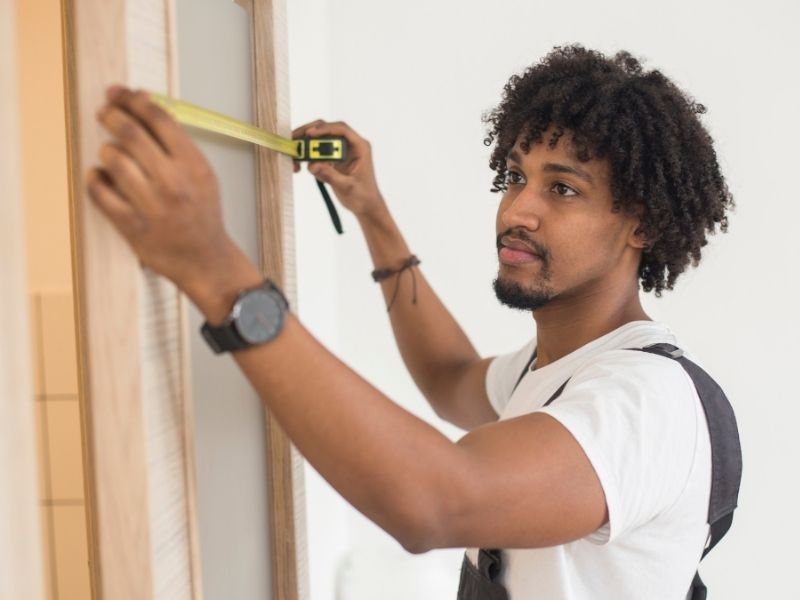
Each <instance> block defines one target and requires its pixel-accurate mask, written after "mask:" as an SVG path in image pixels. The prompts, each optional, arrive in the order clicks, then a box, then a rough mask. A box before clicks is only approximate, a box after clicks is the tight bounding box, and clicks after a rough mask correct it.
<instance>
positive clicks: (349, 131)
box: [306, 121, 366, 144]
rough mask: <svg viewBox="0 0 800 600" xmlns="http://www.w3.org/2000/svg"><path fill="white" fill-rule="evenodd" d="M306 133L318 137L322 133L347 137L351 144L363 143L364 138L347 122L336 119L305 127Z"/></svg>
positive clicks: (364, 141)
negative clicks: (331, 121)
mask: <svg viewBox="0 0 800 600" xmlns="http://www.w3.org/2000/svg"><path fill="white" fill-rule="evenodd" d="M306 135H310V136H314V137H320V136H323V135H338V136H341V137H344V138H347V141H348V142H350V143H351V144H364V143H366V140H365V139H364V138H362V137H361V136H360V135H358V134H357V133H356V132H355V130H354V129H353V128H352V127H350V126H349V125H348V124H347V123H343V122H342V121H336V122H335V123H325V122H322V123H320V124H318V125H312V126H310V127H309V128H308V129H306Z"/></svg>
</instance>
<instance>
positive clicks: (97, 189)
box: [86, 169, 144, 239]
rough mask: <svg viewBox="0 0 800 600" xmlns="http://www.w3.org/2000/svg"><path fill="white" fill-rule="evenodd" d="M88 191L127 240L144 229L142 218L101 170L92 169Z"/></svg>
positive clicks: (87, 186)
mask: <svg viewBox="0 0 800 600" xmlns="http://www.w3.org/2000/svg"><path fill="white" fill-rule="evenodd" d="M86 191H87V192H88V194H89V197H90V198H91V199H92V200H93V201H94V203H95V204H96V205H97V206H98V208H100V210H101V211H102V212H103V214H105V215H106V217H108V219H109V220H110V221H111V223H112V224H113V225H114V227H116V229H117V230H118V231H119V232H120V233H121V234H122V235H123V236H124V237H125V238H128V239H130V238H131V236H132V235H134V234H135V233H136V232H137V231H140V230H141V229H142V228H143V227H144V220H143V219H142V217H141V216H139V215H138V214H137V212H136V211H135V210H134V208H133V206H131V204H130V203H129V202H127V201H126V200H125V199H124V198H123V197H122V196H121V195H120V194H119V193H118V192H117V191H116V190H115V189H114V188H113V186H112V185H111V183H110V181H109V180H108V178H107V176H105V174H104V173H103V172H102V171H100V170H99V169H92V170H91V171H89V173H88V174H87V175H86Z"/></svg>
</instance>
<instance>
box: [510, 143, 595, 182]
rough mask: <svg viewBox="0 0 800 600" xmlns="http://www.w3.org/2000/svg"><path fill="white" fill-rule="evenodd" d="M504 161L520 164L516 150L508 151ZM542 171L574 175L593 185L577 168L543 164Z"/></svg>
mask: <svg viewBox="0 0 800 600" xmlns="http://www.w3.org/2000/svg"><path fill="white" fill-rule="evenodd" d="M506 160H511V161H514V162H515V163H517V164H522V163H521V160H520V157H519V154H518V153H517V151H516V150H510V151H509V152H508V154H507V155H506ZM542 170H543V171H545V172H549V173H570V174H572V175H575V176H576V177H580V178H581V179H583V180H584V181H588V182H589V183H594V179H593V178H592V176H591V175H590V174H589V173H587V172H586V171H584V170H583V169H579V168H578V167H573V166H570V165H563V164H561V163H545V164H544V165H543V167H542Z"/></svg>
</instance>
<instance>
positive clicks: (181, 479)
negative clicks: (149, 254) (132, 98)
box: [63, 0, 200, 600]
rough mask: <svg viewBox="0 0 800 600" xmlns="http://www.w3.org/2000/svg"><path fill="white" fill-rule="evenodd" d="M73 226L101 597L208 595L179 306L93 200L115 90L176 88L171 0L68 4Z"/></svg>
mask: <svg viewBox="0 0 800 600" xmlns="http://www.w3.org/2000/svg"><path fill="white" fill-rule="evenodd" d="M63 7H64V23H65V49H66V52H65V57H66V77H65V80H66V88H67V117H68V119H67V120H68V146H69V152H68V155H69V160H70V186H71V208H72V212H71V217H72V231H73V252H74V262H75V290H76V297H77V302H76V312H77V321H78V328H77V329H78V338H79V349H80V352H79V373H80V392H81V393H80V398H81V409H82V418H83V422H84V438H85V439H84V452H85V463H86V469H85V471H86V473H87V477H86V485H87V493H86V498H87V508H88V514H89V531H90V563H91V565H90V566H91V572H92V587H93V596H94V597H95V598H101V599H112V598H113V599H114V600H117V599H126V598H132V599H139V598H142V599H149V598H158V599H161V598H164V599H167V598H169V599H170V600H173V599H175V600H178V599H181V598H187V599H188V598H192V599H197V598H200V588H199V576H198V569H199V567H198V565H199V563H198V561H197V560H196V558H197V553H196V550H193V547H192V546H193V544H196V535H195V534H193V531H194V527H195V525H194V523H193V521H194V514H193V512H192V511H193V501H192V493H193V487H192V485H191V483H192V477H193V475H192V473H191V465H192V460H191V448H192V447H191V445H190V444H189V438H188V436H187V430H190V428H191V423H190V421H189V419H190V417H191V413H190V412H188V411H187V405H188V404H189V402H187V395H186V386H185V377H184V370H185V349H184V346H185V335H186V332H185V329H184V319H183V310H182V308H181V306H182V302H183V301H182V300H181V298H180V296H179V294H178V292H177V290H176V289H175V288H174V286H172V285H171V284H170V283H168V282H166V281H165V280H163V279H161V278H159V277H157V276H155V275H154V274H152V273H149V272H144V271H143V270H142V269H141V267H140V266H139V263H138V261H137V260H136V258H135V256H134V255H133V254H132V252H131V251H130V249H129V248H128V246H127V244H126V243H125V242H124V240H123V239H122V238H121V237H120V236H119V235H118V234H117V233H116V232H115V231H114V230H113V228H112V226H111V225H110V223H109V222H108V221H107V220H106V219H105V218H104V217H103V216H102V215H101V214H100V213H99V211H98V210H97V209H96V207H95V206H94V205H93V204H92V203H91V202H90V201H89V199H88V198H87V197H86V195H85V192H84V174H85V171H86V169H87V168H88V167H89V166H90V165H92V164H94V163H96V154H97V151H98V149H99V147H100V145H101V143H102V141H103V140H104V136H103V133H102V130H101V128H100V126H99V125H98V124H97V122H96V119H95V116H94V114H95V111H96V109H97V108H98V107H99V105H100V104H101V103H102V101H103V97H104V90H105V88H106V86H108V85H110V84H111V83H117V82H126V83H128V84H129V85H132V86H142V87H147V88H149V89H154V90H156V91H164V92H169V91H170V90H169V86H170V81H171V80H173V79H174V76H173V75H174V73H171V61H170V47H171V41H170V35H171V29H170V27H171V26H170V23H169V16H170V10H169V6H168V3H167V2H165V0H64V2H63Z"/></svg>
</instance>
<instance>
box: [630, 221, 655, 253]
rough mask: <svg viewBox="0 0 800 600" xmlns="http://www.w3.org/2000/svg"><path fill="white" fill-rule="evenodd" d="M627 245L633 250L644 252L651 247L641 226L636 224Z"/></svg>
mask: <svg viewBox="0 0 800 600" xmlns="http://www.w3.org/2000/svg"><path fill="white" fill-rule="evenodd" d="M629 243H630V245H631V246H633V247H634V248H640V249H642V250H645V251H646V250H649V249H650V248H652V247H653V244H652V242H650V240H649V239H648V238H647V235H646V234H645V232H644V229H643V227H642V225H641V224H637V225H636V227H635V228H634V230H633V233H632V234H631V237H630V240H629Z"/></svg>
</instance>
